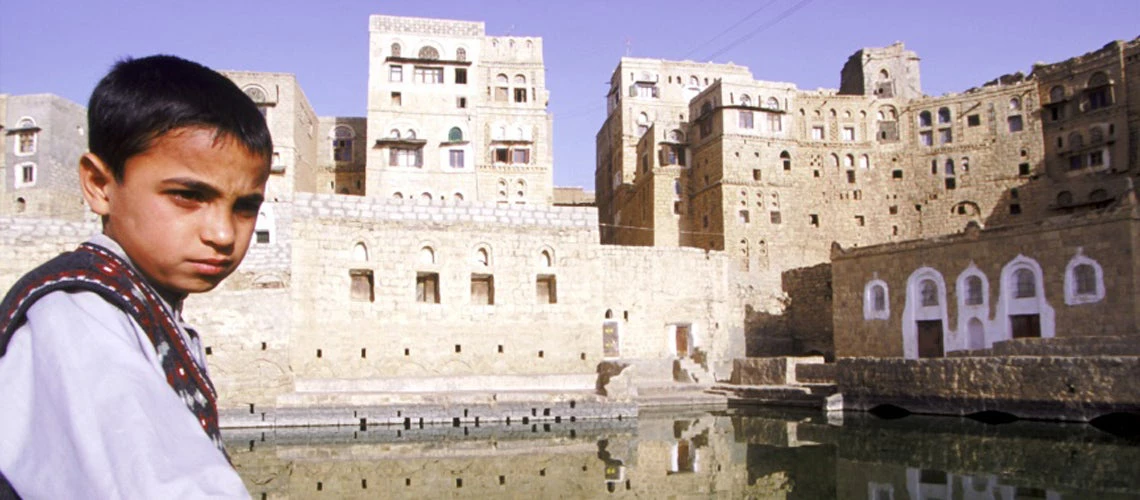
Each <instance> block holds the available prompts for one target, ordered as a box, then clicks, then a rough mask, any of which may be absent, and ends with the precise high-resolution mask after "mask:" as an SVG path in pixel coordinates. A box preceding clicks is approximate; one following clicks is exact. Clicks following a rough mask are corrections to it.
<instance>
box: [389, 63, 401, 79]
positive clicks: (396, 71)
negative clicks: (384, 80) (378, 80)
mask: <svg viewBox="0 0 1140 500" xmlns="http://www.w3.org/2000/svg"><path fill="white" fill-rule="evenodd" d="M388 81H389V82H402V81H404V67H403V66H401V65H399V64H393V65H391V66H388Z"/></svg>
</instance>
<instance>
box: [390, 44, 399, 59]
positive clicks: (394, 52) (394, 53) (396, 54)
mask: <svg viewBox="0 0 1140 500" xmlns="http://www.w3.org/2000/svg"><path fill="white" fill-rule="evenodd" d="M392 57H400V44H398V43H393V44H392Z"/></svg>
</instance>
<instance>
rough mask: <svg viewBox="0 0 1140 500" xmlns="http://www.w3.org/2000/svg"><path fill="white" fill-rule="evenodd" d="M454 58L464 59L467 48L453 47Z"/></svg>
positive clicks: (457, 59)
mask: <svg viewBox="0 0 1140 500" xmlns="http://www.w3.org/2000/svg"><path fill="white" fill-rule="evenodd" d="M455 60H456V61H466V60H467V49H464V48H458V49H455Z"/></svg>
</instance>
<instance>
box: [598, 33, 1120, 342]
mask: <svg viewBox="0 0 1140 500" xmlns="http://www.w3.org/2000/svg"><path fill="white" fill-rule="evenodd" d="M1137 47H1140V41H1137V40H1134V41H1131V42H1113V43H1111V44H1108V45H1107V46H1105V48H1103V49H1101V50H1099V51H1096V52H1094V53H1091V54H1087V55H1085V56H1081V57H1078V58H1074V59H1071V60H1068V61H1065V62H1062V63H1058V64H1053V65H1040V66H1037V67H1035V68H1034V72H1033V74H1031V75H1030V76H1029V77H1025V76H1024V75H1021V74H1020V73H1018V74H1013V75H1005V76H1002V77H1001V78H998V79H996V80H994V81H992V82H989V83H987V84H985V85H983V86H980V87H977V88H972V89H969V90H967V91H965V92H961V93H957V94H948V95H943V96H939V97H931V96H926V95H923V94H922V92H921V84H920V74H919V67H918V58H917V56H916V55H915V54H914V53H913V52H911V51H907V50H905V49H904V48H903V47H902V45H901V44H895V45H892V46H890V47H886V48H875V49H863V50H860V51H858V52H856V53H855V54H854V55H852V56H851V58H850V59H849V60H848V62H847V64H846V65H845V66H844V68H843V71H842V73H841V75H842V80H841V82H840V88H839V90H826V89H822V90H815V91H803V90H799V89H797V88H796V87H795V86H794V85H792V84H788V83H779V82H765V81H754V80H753V79H752V78H751V76H750V75H749V74H748V72H747V70H745V69H743V68H740V67H737V66H734V65H716V64H708V65H701V64H696V63H690V62H672V61H660V60H646V59H629V58H623V59H622V61H621V62H620V63H619V65H618V69H617V70H615V72H614V76H613V78H612V80H611V82H612V86H611V91H610V95H609V97H608V98H607V100H608V103H609V116H608V117H607V120H606V122H605V124H603V126H602V129H601V131H599V133H598V137H597V144H598V163H597V170H596V174H595V179H596V182H597V193H598V201H597V204H598V208H599V219H600V223H601V225H602V238H603V241H604V242H606V243H616V244H630V245H655V246H675V245H681V246H694V247H699V248H705V249H710V250H724V251H725V252H727V253H728V255H729V256H730V258H732V259H733V260H734V261H735V262H736V266H737V268H738V269H739V270H740V271H742V273H743V274H744V275H750V276H754V277H755V279H756V280H757V282H758V283H761V284H763V285H765V286H766V287H768V288H773V287H774V288H775V289H777V290H782V291H783V293H785V294H787V296H788V299H787V301H788V303H790V304H793V305H794V304H797V303H798V304H801V305H810V306H811V307H815V308H824V309H826V308H827V307H829V306H828V305H827V304H824V303H822V302H824V301H820V300H819V298H818V297H814V296H803V295H802V294H800V292H803V291H804V290H803V289H802V285H803V284H804V283H803V282H802V279H801V278H802V276H801V275H800V274H799V273H801V271H803V270H806V269H810V268H812V267H813V266H817V265H823V264H826V263H827V262H829V261H830V258H831V247H832V245H833V244H839V245H842V246H844V247H853V246H867V245H875V244H881V243H888V242H895V241H903V240H913V239H922V238H931V237H936V236H940V235H946V234H951V233H956V232H959V231H961V230H963V229H964V228H965V227H966V225H967V224H968V223H970V222H974V223H976V224H978V225H980V226H984V227H993V226H1002V225H1011V224H1020V223H1028V222H1034V221H1039V220H1042V219H1044V218H1047V217H1051V216H1054V215H1058V214H1061V213H1067V212H1072V211H1075V210H1082V209H1089V208H1094V207H1103V206H1106V205H1107V204H1109V203H1111V202H1112V200H1114V199H1117V198H1119V197H1120V196H1121V195H1122V194H1123V193H1124V191H1125V187H1124V183H1123V182H1121V180H1122V179H1124V178H1125V177H1129V176H1135V175H1136V172H1137V171H1136V167H1135V162H1136V159H1135V158H1136V157H1137V153H1136V148H1137V146H1136V142H1137V140H1136V139H1135V136H1136V134H1138V132H1136V130H1137V129H1138V127H1137V125H1136V120H1137V119H1138V118H1137V117H1140V113H1138V112H1137V111H1136V110H1135V109H1132V108H1130V107H1129V106H1130V105H1129V104H1128V103H1129V101H1128V99H1127V92H1128V88H1127V87H1126V86H1125V82H1127V81H1129V80H1128V78H1127V74H1128V72H1129V71H1131V72H1133V73H1135V72H1136V71H1137V70H1136V69H1135V68H1136V67H1137V65H1136V64H1135V63H1132V62H1133V61H1134V58H1135V57H1136V56H1133V55H1131V54H1132V53H1134V52H1136V51H1137V50H1138V49H1137ZM1130 57H1131V58H1133V59H1130ZM1130 63H1132V64H1131V65H1130ZM702 70H703V71H704V72H706V74H707V75H708V76H707V78H709V80H708V81H707V82H706V76H705V74H696V73H697V72H699V71H702ZM686 71H689V72H690V73H686ZM687 85H692V86H695V87H698V88H697V89H696V91H695V92H694V91H688V92H686V91H684V90H687V89H689V88H690V87H688V86H687ZM627 89H628V92H627ZM626 96H629V97H628V98H627V97H626ZM1043 102H1044V103H1047V104H1046V106H1045V107H1044V108H1043V107H1042V105H1041V103H1043ZM1131 106H1132V107H1133V108H1135V105H1134V104H1132V105H1131ZM1074 129H1075V130H1074ZM1125 130H1129V131H1131V132H1130V133H1131V134H1132V140H1131V142H1129V141H1126V140H1125V136H1126V135H1128V133H1126V132H1125ZM1082 137H1087V138H1088V140H1087V141H1085V140H1083V139H1082ZM828 284H829V285H830V282H828ZM808 290H809V291H810V294H811V295H818V293H819V292H820V291H821V290H823V291H824V293H825V294H826V293H827V292H826V289H821V288H819V287H808ZM798 294H800V295H798ZM827 295H830V294H827ZM805 301H807V302H805ZM784 312H785V313H786V312H788V311H787V310H785V311H784ZM785 316H789V317H791V315H788V314H785ZM809 326H810V325H796V324H785V325H783V327H782V328H784V329H785V330H791V331H790V332H789V333H790V334H791V335H793V336H795V335H796V332H794V330H796V329H805V328H808V327H809ZM816 326H818V325H816Z"/></svg>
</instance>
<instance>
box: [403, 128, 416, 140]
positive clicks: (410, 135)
mask: <svg viewBox="0 0 1140 500" xmlns="http://www.w3.org/2000/svg"><path fill="white" fill-rule="evenodd" d="M404 138H405V139H415V138H416V131H415V130H412V129H408V131H407V133H405V134H404Z"/></svg>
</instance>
